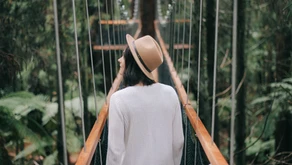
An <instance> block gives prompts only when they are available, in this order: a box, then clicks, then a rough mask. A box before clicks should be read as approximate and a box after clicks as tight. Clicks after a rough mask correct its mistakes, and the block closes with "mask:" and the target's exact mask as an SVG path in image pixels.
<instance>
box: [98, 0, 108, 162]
mask: <svg viewBox="0 0 292 165" xmlns="http://www.w3.org/2000/svg"><path fill="white" fill-rule="evenodd" d="M100 6H101V4H100V0H98V17H99V20H100V21H99V33H100V34H99V35H100V44H101V47H102V49H101V56H102V72H103V83H104V85H103V87H104V95H105V103H106V104H108V103H107V99H106V96H107V89H106V76H105V62H104V50H103V45H104V44H103V39H102V35H103V33H102V27H101V19H102V18H101V14H100V13H101V10H100ZM100 141H101V140H100V139H99V143H100ZM99 146H100V147H99V157H100V162H101V164H102V154H101V145H99Z"/></svg>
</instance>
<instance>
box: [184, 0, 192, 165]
mask: <svg viewBox="0 0 292 165" xmlns="http://www.w3.org/2000/svg"><path fill="white" fill-rule="evenodd" d="M192 13H193V1H190V25H189V26H190V31H189V52H188V82H187V98H186V104H189V93H190V92H189V89H190V66H191V45H192V16H193V14H192ZM186 121H188V120H186ZM187 125H188V123H187V122H186V126H187ZM186 128H187V127H186ZM187 131H188V130H187V129H186V132H187ZM186 141H187V140H186ZM186 143H187V142H186ZM185 150H186V147H185ZM186 155H187V154H186V152H185V165H186Z"/></svg>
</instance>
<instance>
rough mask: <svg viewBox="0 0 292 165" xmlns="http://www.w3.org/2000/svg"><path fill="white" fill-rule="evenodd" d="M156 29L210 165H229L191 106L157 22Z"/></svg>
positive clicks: (185, 107) (174, 80)
mask: <svg viewBox="0 0 292 165" xmlns="http://www.w3.org/2000/svg"><path fill="white" fill-rule="evenodd" d="M155 29H156V36H157V38H158V41H159V43H160V46H161V49H162V52H163V54H164V57H165V60H166V62H167V65H168V67H169V71H170V74H171V77H172V79H173V82H174V84H175V87H176V89H177V93H178V95H179V98H180V100H181V102H182V105H184V109H185V112H186V114H187V116H188V119H189V120H190V123H191V125H192V127H193V128H194V130H195V132H196V135H197V137H198V139H199V141H200V143H201V145H202V147H203V149H204V151H205V154H206V156H207V158H208V160H209V161H210V164H212V165H227V164H228V163H227V162H226V160H225V158H224V157H223V155H222V154H221V152H220V151H219V149H218V147H217V146H216V144H215V143H214V142H213V140H212V138H211V136H210V134H209V133H208V131H207V129H206V128H205V126H204V124H203V123H202V121H201V120H200V118H199V117H198V115H197V113H196V111H195V110H194V109H193V107H192V106H191V105H190V104H189V103H190V101H189V100H188V96H187V93H186V91H185V89H184V87H183V84H182V82H181V81H180V78H179V76H178V75H177V72H176V70H175V68H174V66H173V62H172V60H171V58H170V56H169V54H168V51H167V48H166V47H165V44H164V41H163V39H162V37H161V35H160V31H159V30H158V27H157V22H155Z"/></svg>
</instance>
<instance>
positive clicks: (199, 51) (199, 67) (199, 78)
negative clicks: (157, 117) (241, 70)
mask: <svg viewBox="0 0 292 165" xmlns="http://www.w3.org/2000/svg"><path fill="white" fill-rule="evenodd" d="M202 10H203V1H202V0H200V23H199V45H198V80H197V120H196V121H198V120H199V114H200V82H201V46H202V45H201V37H202V15H203V14H202V13H203V12H202ZM195 143H196V147H195V151H197V150H198V140H196V142H195ZM199 150H200V149H199ZM196 164H197V154H195V165H196Z"/></svg>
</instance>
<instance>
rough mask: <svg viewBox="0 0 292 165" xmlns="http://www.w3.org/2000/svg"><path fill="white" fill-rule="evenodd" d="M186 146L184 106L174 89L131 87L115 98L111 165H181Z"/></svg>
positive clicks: (111, 117)
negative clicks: (184, 144)
mask: <svg viewBox="0 0 292 165" xmlns="http://www.w3.org/2000/svg"><path fill="white" fill-rule="evenodd" d="M183 143H184V136H183V129H182V118H181V109H180V103H179V100H178V97H177V94H176V92H175V90H174V89H173V88H172V87H170V86H168V85H164V84H160V83H155V84H153V85H150V86H131V87H127V88H124V89H122V90H119V91H117V92H115V93H114V94H113V95H112V96H111V99H110V105H109V132H108V151H107V160H106V164H107V165H179V164H180V161H181V157H182V150H183Z"/></svg>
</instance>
